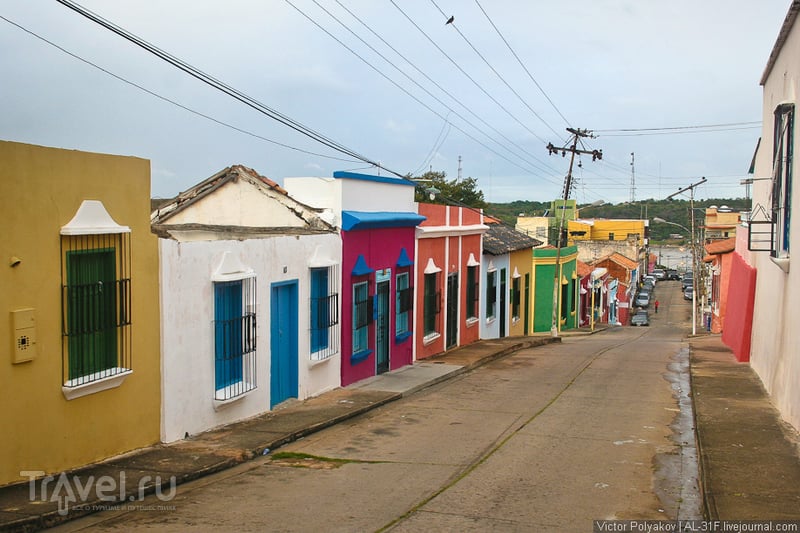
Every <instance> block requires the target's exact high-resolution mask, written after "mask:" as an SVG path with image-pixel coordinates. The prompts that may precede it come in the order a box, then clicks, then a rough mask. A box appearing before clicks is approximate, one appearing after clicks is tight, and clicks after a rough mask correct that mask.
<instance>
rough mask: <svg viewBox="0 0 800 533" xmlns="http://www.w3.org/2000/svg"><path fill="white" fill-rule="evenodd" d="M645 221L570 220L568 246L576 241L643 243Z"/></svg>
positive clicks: (610, 219)
mask: <svg viewBox="0 0 800 533" xmlns="http://www.w3.org/2000/svg"><path fill="white" fill-rule="evenodd" d="M646 226H647V221H646V220H636V219H613V218H588V219H578V220H570V221H569V223H568V224H567V238H568V240H569V242H570V244H574V243H575V242H577V241H625V240H628V239H635V240H637V241H638V242H639V243H643V242H644V237H645V228H646Z"/></svg>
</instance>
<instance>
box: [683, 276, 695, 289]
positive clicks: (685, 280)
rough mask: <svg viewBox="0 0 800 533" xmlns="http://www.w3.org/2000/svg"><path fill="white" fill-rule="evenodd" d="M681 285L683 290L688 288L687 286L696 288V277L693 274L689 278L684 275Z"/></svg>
mask: <svg viewBox="0 0 800 533" xmlns="http://www.w3.org/2000/svg"><path fill="white" fill-rule="evenodd" d="M681 287H682V288H683V290H686V289H687V287H692V288H694V278H692V277H691V276H689V277H688V278H687V277H686V276H684V277H683V279H682V280H681Z"/></svg>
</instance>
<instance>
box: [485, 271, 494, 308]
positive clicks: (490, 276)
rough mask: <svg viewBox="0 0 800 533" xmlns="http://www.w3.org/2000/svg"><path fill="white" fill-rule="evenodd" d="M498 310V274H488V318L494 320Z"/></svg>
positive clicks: (492, 272)
mask: <svg viewBox="0 0 800 533" xmlns="http://www.w3.org/2000/svg"><path fill="white" fill-rule="evenodd" d="M496 308H497V272H496V271H491V272H487V274H486V318H494V316H495V314H496V313H497V311H496Z"/></svg>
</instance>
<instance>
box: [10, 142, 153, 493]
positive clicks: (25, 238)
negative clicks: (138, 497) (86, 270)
mask: <svg viewBox="0 0 800 533" xmlns="http://www.w3.org/2000/svg"><path fill="white" fill-rule="evenodd" d="M0 162H1V163H2V164H0V217H2V231H0V295H2V298H0V390H2V391H3V402H4V405H3V409H2V410H0V428H2V435H1V436H0V458H2V460H1V461H0V485H5V484H9V483H13V482H16V481H23V480H27V478H26V477H21V476H20V471H23V470H42V471H45V472H47V473H57V472H60V471H63V470H66V469H71V468H75V467H78V466H81V465H84V464H88V463H91V462H95V461H98V460H101V459H105V458H108V457H110V456H113V455H117V454H120V453H122V452H126V451H130V450H133V449H136V448H140V447H143V446H147V445H150V444H153V443H156V442H158V440H159V426H160V404H161V387H160V352H159V315H158V309H159V304H158V302H159V291H158V248H157V239H156V237H155V236H154V235H153V234H152V233H151V232H150V163H149V161H147V160H145V159H139V158H135V157H123V156H114V155H104V154H94V153H86V152H79V151H74V150H62V149H57V148H46V147H41V146H33V145H28V144H20V143H14V142H7V141H0ZM83 200H100V201H102V202H103V204H104V206H105V208H106V210H107V211H108V212H109V214H110V215H111V216H112V218H113V219H114V220H115V221H116V222H117V223H118V224H120V225H123V226H129V227H130V229H131V236H130V246H131V249H130V256H131V305H132V309H131V322H132V329H131V337H132V347H131V361H132V364H131V367H132V369H133V374H132V375H130V376H128V378H127V379H126V380H125V381H124V383H123V384H122V385H121V386H120V387H118V388H115V389H111V390H107V391H102V392H97V393H94V394H90V395H88V396H84V397H80V398H76V399H73V400H70V401H68V400H66V399H65V397H64V395H63V393H62V391H61V385H62V363H61V362H62V350H61V346H62V336H61V324H62V320H61V248H60V242H61V241H60V230H61V227H62V226H63V225H65V224H66V223H67V222H69V221H70V219H72V217H73V216H74V215H75V213H76V212H77V210H78V207H79V206H80V205H81V202H82V201H83ZM12 256H14V257H18V258H19V259H20V260H21V262H20V263H19V264H18V265H17V266H15V267H11V266H10V258H11V257H12ZM21 308H34V309H35V319H36V335H37V344H36V345H35V347H34V350H35V351H34V354H35V358H34V359H33V360H32V361H29V362H24V363H17V364H13V363H12V353H13V351H12V349H13V337H14V336H13V332H12V325H11V324H12V319H11V311H12V310H15V309H21Z"/></svg>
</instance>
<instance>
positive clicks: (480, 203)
mask: <svg viewBox="0 0 800 533" xmlns="http://www.w3.org/2000/svg"><path fill="white" fill-rule="evenodd" d="M410 179H413V180H415V181H419V182H420V184H419V186H418V187H417V190H416V192H415V195H414V199H415V200H416V201H417V202H427V203H432V204H463V205H467V206H469V207H474V208H476V209H483V208H485V207H486V206H487V205H489V204H487V203H486V200H485V199H484V197H483V191H481V190H480V189H478V188H477V185H478V180H477V178H465V179H462V180H460V181H459V180H448V179H447V174H445V173H444V172H434V171H429V172H426V173H424V174H423V175H421V176H419V177H417V178H410ZM431 189H436V190H437V191H438V192H437V193H436V195H435V197H434V199H433V200H431V198H430V191H431Z"/></svg>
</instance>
